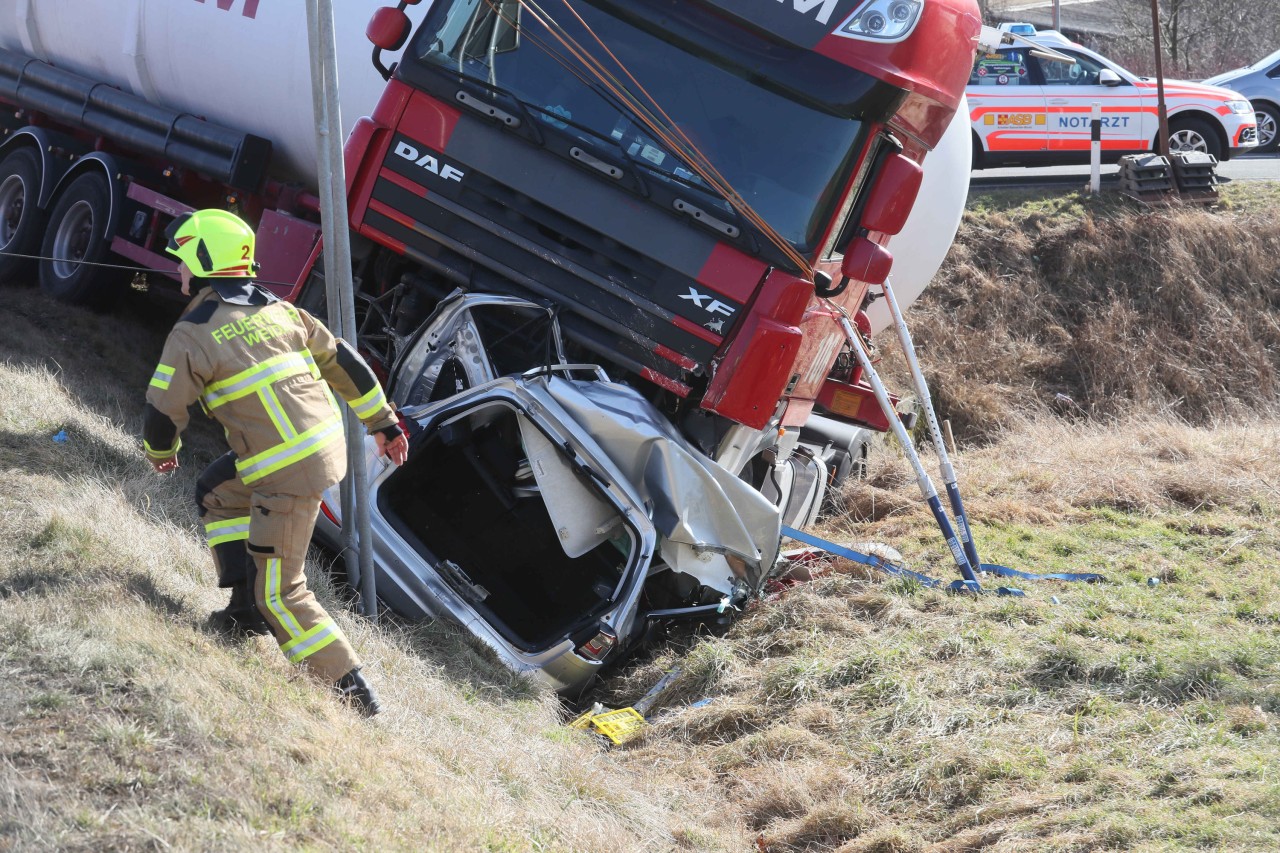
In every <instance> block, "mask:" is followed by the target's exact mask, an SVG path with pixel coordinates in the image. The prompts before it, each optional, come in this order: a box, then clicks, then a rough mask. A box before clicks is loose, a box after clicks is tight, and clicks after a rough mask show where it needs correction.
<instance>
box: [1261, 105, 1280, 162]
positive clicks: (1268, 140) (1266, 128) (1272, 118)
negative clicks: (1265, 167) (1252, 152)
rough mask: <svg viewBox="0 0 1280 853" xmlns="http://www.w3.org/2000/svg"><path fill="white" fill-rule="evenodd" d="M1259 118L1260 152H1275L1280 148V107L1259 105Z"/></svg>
mask: <svg viewBox="0 0 1280 853" xmlns="http://www.w3.org/2000/svg"><path fill="white" fill-rule="evenodd" d="M1256 113H1257V116H1258V147H1257V149H1256V150H1258V151H1275V150H1276V149H1277V148H1280V132H1278V131H1280V107H1277V106H1274V105H1272V104H1259V105H1258V107H1257V109H1256Z"/></svg>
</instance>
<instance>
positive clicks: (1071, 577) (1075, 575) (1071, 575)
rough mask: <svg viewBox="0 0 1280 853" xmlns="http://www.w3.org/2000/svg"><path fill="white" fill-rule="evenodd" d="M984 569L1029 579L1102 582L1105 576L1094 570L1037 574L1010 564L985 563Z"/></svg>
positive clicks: (1000, 574) (1011, 576) (1000, 575)
mask: <svg viewBox="0 0 1280 853" xmlns="http://www.w3.org/2000/svg"><path fill="white" fill-rule="evenodd" d="M982 570H983V571H984V572H987V573H988V574H993V575H995V576H996V577H1000V578H1022V579H1023V580H1029V581H1084V582H1085V583H1102V582H1103V581H1105V580H1106V578H1105V577H1103V576H1102V575H1099V574H1095V573H1093V572H1055V573H1052V574H1047V575H1036V574H1032V573H1031V572H1020V571H1018V570H1017V569H1011V568H1009V567H1008V566H997V565H994V564H992V563H983V564H982Z"/></svg>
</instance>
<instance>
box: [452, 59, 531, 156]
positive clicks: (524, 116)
mask: <svg viewBox="0 0 1280 853" xmlns="http://www.w3.org/2000/svg"><path fill="white" fill-rule="evenodd" d="M458 82H459V84H460V85H461V86H462V88H461V89H459V90H458V91H457V92H455V93H454V96H453V98H454V100H455V101H457V102H458V103H459V104H461V105H462V106H464V107H467V108H468V109H470V110H472V111H474V112H477V113H480V114H481V115H483V116H488V117H489V118H491V119H495V120H496V121H500V122H502V124H504V125H506V126H507V127H508V128H510V129H511V130H516V131H519V130H523V131H524V132H525V134H527V135H528V136H530V137H532V139H533V141H534V142H536V143H537V144H538V145H545V144H546V140H545V139H544V138H543V136H542V131H541V130H540V129H539V128H538V126H537V122H535V121H534V120H533V117H532V116H531V115H530V114H529V110H528V109H527V107H526V105H525V103H524V101H521V100H520V99H519V98H517V97H516V96H515V95H514V94H512V93H511V92H509V91H507V90H506V89H503V88H502V87H501V86H495V85H493V84H492V83H485V82H483V81H481V80H477V79H476V78H474V77H471V76H470V75H467V74H462V75H459V76H458ZM477 93H479V94H477ZM495 101H497V102H498V103H494V102H495Z"/></svg>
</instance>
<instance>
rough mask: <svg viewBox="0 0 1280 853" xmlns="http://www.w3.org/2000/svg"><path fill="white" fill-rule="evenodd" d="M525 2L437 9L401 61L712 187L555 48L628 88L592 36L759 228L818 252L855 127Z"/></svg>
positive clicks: (650, 166) (664, 48)
mask: <svg viewBox="0 0 1280 853" xmlns="http://www.w3.org/2000/svg"><path fill="white" fill-rule="evenodd" d="M521 6H522V4H520V3H517V2H510V0H456V2H452V3H437V5H436V7H435V8H434V9H433V10H432V12H431V14H430V17H428V19H427V20H426V22H425V23H424V25H423V27H422V29H421V30H420V31H419V33H418V35H417V37H416V38H415V41H414V44H413V46H412V47H411V49H410V51H408V53H407V55H406V58H407V59H408V60H409V61H410V62H412V61H413V59H415V58H416V59H418V60H421V61H422V62H423V63H424V64H427V65H434V66H437V67H439V68H441V70H447V71H449V72H452V73H456V74H461V75H463V76H466V77H470V78H472V79H474V80H476V82H478V83H481V84H485V85H489V86H492V87H495V88H498V89H500V90H502V91H503V92H505V93H507V94H509V95H510V96H512V97H514V98H516V99H518V100H520V101H521V102H522V103H523V104H524V105H525V106H526V107H528V108H529V112H530V115H532V116H534V117H535V120H537V121H539V122H541V123H542V124H543V126H544V127H551V128H554V129H556V130H559V131H567V132H581V131H586V132H587V133H589V134H590V136H591V137H592V138H593V139H594V144H596V145H597V146H598V145H600V144H601V143H602V142H603V143H605V144H609V145H612V146H614V147H616V149H618V150H620V151H621V153H622V154H623V155H624V156H626V157H627V158H628V159H630V160H631V161H632V162H633V163H634V164H635V165H637V166H638V167H640V168H642V169H644V170H645V172H646V173H648V174H652V175H655V176H657V177H658V178H661V179H666V180H669V181H674V182H680V183H684V184H689V185H693V186H701V187H702V188H703V189H704V190H706V191H707V192H711V190H710V187H707V186H705V185H703V182H702V181H701V179H700V178H698V177H697V176H696V175H695V174H694V173H693V171H692V170H690V169H689V167H688V165H687V164H686V163H685V162H683V160H681V158H680V157H678V156H677V155H676V154H674V153H673V152H671V151H669V150H667V148H666V147H664V146H663V144H662V143H660V142H658V141H657V140H655V139H654V138H653V136H652V134H650V133H647V132H646V131H645V129H644V127H643V126H642V125H641V124H640V123H639V122H638V121H635V120H633V118H632V117H631V116H629V115H628V114H627V113H626V111H625V110H624V108H623V107H622V106H621V105H620V102H619V101H617V100H616V99H614V98H612V97H611V96H609V95H608V94H607V92H606V88H607V87H606V86H605V85H604V84H603V83H601V82H600V81H599V80H598V79H597V78H595V77H593V76H592V75H591V74H590V73H589V72H588V71H587V70H586V69H585V68H584V66H583V64H582V63H581V61H579V60H577V59H574V58H573V57H572V55H571V53H570V51H569V50H568V49H567V48H566V46H565V44H564V43H563V41H562V39H563V38H564V35H565V34H567V35H568V36H570V37H571V38H572V40H573V41H574V42H576V43H577V44H579V45H582V46H584V47H588V48H590V49H591V52H592V54H593V56H595V57H596V59H597V60H598V61H599V62H600V63H601V64H603V65H604V67H605V68H607V69H609V71H610V73H611V75H612V76H613V77H614V78H615V80H616V82H617V83H618V84H621V85H625V86H626V88H627V89H629V90H631V91H633V92H634V91H636V89H637V87H636V84H635V83H632V82H631V81H629V80H626V79H625V77H624V76H623V74H622V73H621V72H620V71H619V70H618V68H617V64H616V63H614V62H613V60H611V59H610V58H609V57H608V56H605V55H602V54H603V51H602V50H601V48H600V46H599V44H598V43H597V41H596V36H598V37H599V39H600V41H603V42H604V44H605V45H607V46H608V48H609V50H610V51H611V52H612V53H613V55H614V56H616V57H617V59H618V61H620V62H621V63H622V64H623V66H625V67H626V68H627V69H628V70H629V71H630V73H631V74H632V75H633V76H634V77H635V79H636V81H638V83H639V85H640V86H641V87H643V89H644V90H645V91H646V92H647V93H648V94H649V95H650V96H651V97H652V98H653V99H654V100H655V101H657V103H659V104H661V105H662V109H663V110H664V111H665V112H666V114H667V116H668V117H669V118H670V119H671V121H672V122H673V123H674V124H675V125H676V126H677V127H679V129H680V130H682V131H683V132H684V134H685V135H686V136H687V137H688V138H689V139H690V140H691V141H692V142H693V143H694V144H695V145H696V146H697V147H698V148H699V149H700V150H701V151H702V153H703V154H704V155H705V156H706V157H707V159H709V160H710V161H711V163H713V164H714V165H715V167H716V168H717V169H718V170H719V171H720V173H721V174H722V175H723V176H724V177H725V179H726V180H727V181H728V182H729V184H730V185H731V186H733V188H734V189H735V190H737V192H738V193H740V194H741V195H742V197H743V198H744V199H746V201H747V202H748V203H749V204H750V205H751V206H752V207H753V208H754V209H755V210H756V212H757V213H759V214H760V216H762V217H763V218H764V220H765V221H766V222H768V223H769V224H770V225H771V226H772V227H773V228H774V229H775V230H777V231H778V233H779V234H781V235H782V236H783V237H784V238H785V239H787V240H788V241H790V242H791V243H792V244H793V245H794V246H795V247H796V248H797V249H799V250H800V251H802V252H805V251H809V250H811V249H812V248H813V247H814V243H815V242H816V241H817V240H818V239H819V238H820V236H821V234H822V231H823V226H824V224H825V222H826V220H827V219H828V218H829V217H830V215H831V213H832V210H833V208H834V207H835V206H836V204H837V202H838V201H839V195H840V191H841V189H842V188H843V186H844V184H845V182H846V181H847V180H848V178H849V174H850V170H851V169H852V168H853V165H854V161H855V156H856V152H857V150H858V143H859V140H860V137H861V130H862V126H863V125H862V122H859V121H857V120H856V119H852V118H848V117H841V116H838V115H835V114H832V113H828V112H825V111H823V110H821V109H818V108H817V107H815V106H812V105H809V104H807V103H802V102H800V101H799V100H796V99H793V98H789V97H787V96H785V95H784V94H781V93H779V92H778V91H776V90H774V89H766V88H763V87H761V86H759V85H756V84H755V83H753V82H751V81H749V80H747V79H744V78H743V77H740V76H738V75H737V74H735V73H733V72H731V71H729V70H727V69H726V68H724V67H721V66H720V65H717V64H714V63H713V62H712V61H710V60H708V59H707V58H704V57H701V56H699V55H696V54H694V53H690V52H688V51H685V50H683V49H681V48H680V47H679V46H677V45H674V44H671V43H668V42H664V41H662V40H660V39H659V38H657V37H655V36H654V35H652V34H651V33H649V32H646V31H645V30H642V29H640V28H638V27H636V26H633V25H632V24H630V23H628V22H627V21H624V20H621V19H619V18H617V17H614V16H612V15H610V14H609V13H607V12H605V11H604V10H602V9H600V8H597V7H595V6H592V5H589V4H587V3H574V4H573V11H574V12H576V13H577V15H580V16H581V20H579V19H578V18H577V17H575V15H574V14H572V13H570V12H569V11H568V10H567V9H566V8H565V6H564V5H562V4H558V3H548V4H546V5H545V6H544V7H543V8H544V9H545V10H546V12H547V13H550V14H552V15H554V16H555V18H556V21H555V26H558V27H560V28H563V32H562V33H553V32H550V31H548V29H547V28H546V26H544V23H543V21H540V20H539V18H541V17H542V15H534V14H532V13H531V12H530V10H528V9H522V8H521ZM513 22H518V24H519V26H518V29H517V28H514V27H513V26H512V23H513ZM584 23H585V25H586V27H589V28H590V30H591V32H588V31H587V29H586V28H585V27H584V26H583V25H584ZM645 102H646V103H647V101H645Z"/></svg>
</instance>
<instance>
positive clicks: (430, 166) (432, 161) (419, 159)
mask: <svg viewBox="0 0 1280 853" xmlns="http://www.w3.org/2000/svg"><path fill="white" fill-rule="evenodd" d="M396 156H398V157H403V158H404V159H406V160H408V161H409V162H411V163H413V164H414V165H415V166H420V167H422V168H423V169H426V170H427V171H428V172H430V173H431V174H433V175H438V176H439V177H441V178H444V179H445V180H446V181H458V182H461V181H462V179H463V178H464V177H466V174H467V173H466V172H463V171H462V170H461V169H456V168H454V167H453V166H450V165H449V164H448V163H441V162H440V161H439V160H438V159H436V156H435V155H434V154H432V153H430V152H427V153H426V154H421V153H420V152H419V151H418V149H417V148H414V147H413V146H412V145H410V144H409V143H407V142H397V143H396Z"/></svg>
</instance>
